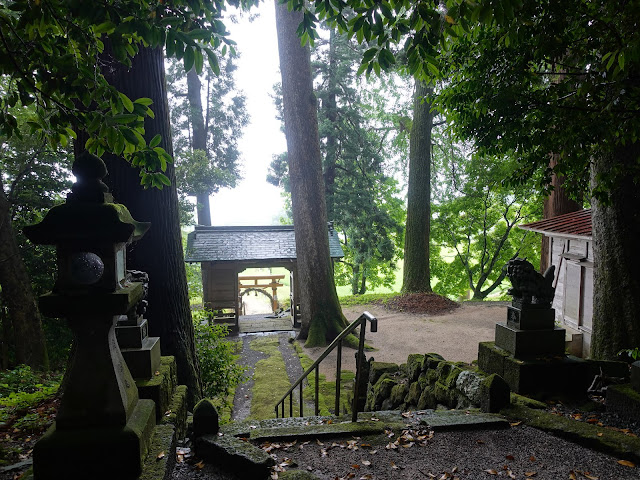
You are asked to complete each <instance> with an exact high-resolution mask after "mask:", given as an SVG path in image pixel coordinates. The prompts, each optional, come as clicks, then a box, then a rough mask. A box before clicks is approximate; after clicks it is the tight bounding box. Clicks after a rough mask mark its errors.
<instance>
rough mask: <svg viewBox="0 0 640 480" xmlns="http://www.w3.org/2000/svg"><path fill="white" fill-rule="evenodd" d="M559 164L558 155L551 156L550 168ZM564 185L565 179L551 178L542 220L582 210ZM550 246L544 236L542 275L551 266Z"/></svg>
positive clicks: (541, 257) (554, 176) (541, 261)
mask: <svg viewBox="0 0 640 480" xmlns="http://www.w3.org/2000/svg"><path fill="white" fill-rule="evenodd" d="M557 164H558V155H557V154H553V155H551V160H550V161H549V167H550V168H553V167H555V166H556V165H557ZM563 185H564V177H559V176H558V175H556V174H555V173H554V174H553V176H552V177H551V186H552V187H553V190H552V191H551V193H550V194H549V196H548V197H546V198H545V199H544V205H543V206H542V218H544V219H547V218H553V217H557V216H558V215H564V214H565V213H571V212H575V211H577V210H581V209H582V205H580V204H579V203H578V202H576V201H575V200H572V199H571V198H569V196H568V195H567V192H566V190H565V189H564V187H563ZM549 245H550V242H549V237H546V236H544V235H543V236H542V248H541V251H540V272H542V273H544V272H545V271H546V270H547V268H549V266H550V265H549V258H550V257H551V255H550V253H551V252H549Z"/></svg>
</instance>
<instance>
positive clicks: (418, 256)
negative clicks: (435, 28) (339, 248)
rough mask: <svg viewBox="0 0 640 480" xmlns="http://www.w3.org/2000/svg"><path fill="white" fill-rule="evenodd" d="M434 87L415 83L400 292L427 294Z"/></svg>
mask: <svg viewBox="0 0 640 480" xmlns="http://www.w3.org/2000/svg"><path fill="white" fill-rule="evenodd" d="M432 92H433V87H430V86H428V85H427V84H426V83H424V82H421V81H418V80H416V90H415V94H414V98H413V123H412V125H411V137H410V140H409V185H408V189H407V225H406V231H405V238H404V271H403V276H402V292H403V293H416V292H430V291H431V274H430V271H429V236H430V230H431V129H432V127H433V113H432V112H431V104H430V103H429V102H428V101H427V100H426V99H425V97H426V96H428V95H430V94H431V93H432Z"/></svg>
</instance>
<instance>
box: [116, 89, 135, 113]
mask: <svg viewBox="0 0 640 480" xmlns="http://www.w3.org/2000/svg"><path fill="white" fill-rule="evenodd" d="M118 96H119V97H120V100H122V105H124V108H126V109H127V111H128V112H133V102H132V101H131V99H129V97H127V96H126V95H125V94H124V93H122V92H118Z"/></svg>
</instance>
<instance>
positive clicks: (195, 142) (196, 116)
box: [187, 68, 211, 226]
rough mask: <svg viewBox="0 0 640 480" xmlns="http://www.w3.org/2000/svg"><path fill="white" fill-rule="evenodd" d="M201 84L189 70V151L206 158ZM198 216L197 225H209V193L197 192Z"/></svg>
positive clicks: (196, 76)
mask: <svg viewBox="0 0 640 480" xmlns="http://www.w3.org/2000/svg"><path fill="white" fill-rule="evenodd" d="M201 89H202V83H201V82H200V77H198V74H197V73H196V71H195V69H193V68H192V69H191V70H189V72H188V73H187V100H188V101H189V115H190V116H191V128H192V129H193V136H192V137H191V150H202V151H204V153H205V155H206V156H207V158H209V153H208V150H207V131H206V129H205V125H204V115H203V113H202V97H201V96H200V95H201V93H200V92H201ZM196 202H197V207H196V211H197V214H198V225H208V226H210V225H211V207H210V205H209V192H198V194H197V195H196Z"/></svg>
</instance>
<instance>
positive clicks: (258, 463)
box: [195, 435, 275, 480]
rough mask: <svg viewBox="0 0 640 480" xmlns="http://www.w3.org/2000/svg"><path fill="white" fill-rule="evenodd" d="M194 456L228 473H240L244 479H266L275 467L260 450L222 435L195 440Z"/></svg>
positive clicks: (266, 454)
mask: <svg viewBox="0 0 640 480" xmlns="http://www.w3.org/2000/svg"><path fill="white" fill-rule="evenodd" d="M195 447H196V455H198V457H200V458H202V459H203V460H205V461H206V462H209V463H214V464H216V465H218V466H220V467H222V468H224V469H225V470H227V471H230V472H242V474H243V476H244V477H245V478H252V479H256V480H258V479H267V478H269V474H270V469H271V467H272V466H273V465H275V461H274V460H273V458H271V456H270V455H269V454H268V453H266V452H265V451H264V450H262V449H261V448H258V447H255V446H254V445H252V444H251V443H249V442H246V441H244V440H240V439H239V438H236V437H233V436H229V435H224V436H222V437H220V436H218V435H203V436H202V437H198V438H196V441H195Z"/></svg>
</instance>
